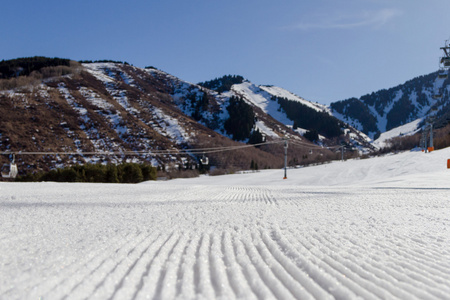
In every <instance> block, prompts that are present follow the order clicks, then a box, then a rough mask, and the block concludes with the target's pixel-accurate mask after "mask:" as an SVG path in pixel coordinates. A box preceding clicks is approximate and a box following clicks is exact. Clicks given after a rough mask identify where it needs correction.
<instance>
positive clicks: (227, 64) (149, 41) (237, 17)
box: [0, 0, 450, 104]
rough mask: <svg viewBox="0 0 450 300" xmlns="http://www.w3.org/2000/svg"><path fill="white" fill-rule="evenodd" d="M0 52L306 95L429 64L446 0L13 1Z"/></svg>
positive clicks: (6, 7)
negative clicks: (229, 78)
mask: <svg viewBox="0 0 450 300" xmlns="http://www.w3.org/2000/svg"><path fill="white" fill-rule="evenodd" d="M1 11H2V14H1V15H2V26H1V28H0V41H1V42H0V60H2V59H5V60H6V59H13V58H18V57H28V56H36V55H39V56H49V57H61V58H70V59H74V60H97V59H113V60H121V61H127V62H129V63H130V64H133V65H135V66H138V67H145V66H154V67H156V68H158V69H161V70H163V71H166V72H168V73H170V74H172V75H175V76H177V77H180V78H181V79H184V80H187V81H189V82H192V83H197V82H199V81H205V80H210V79H214V78H215V77H220V76H222V75H226V74H232V75H234V74H236V75H242V76H244V77H245V78H247V79H249V80H250V81H252V82H253V83H256V84H272V85H276V86H280V87H283V88H285V89H287V90H289V91H291V92H293V93H295V94H297V95H299V96H301V97H304V98H306V99H307V100H310V101H317V102H319V103H322V104H328V103H330V102H333V101H337V100H343V99H346V98H350V97H360V96H362V95H364V94H367V93H371V92H372V91H377V90H379V89H382V88H390V87H393V86H395V85H397V84H401V83H404V82H405V81H407V80H409V79H412V78H414V77H417V76H420V75H425V74H428V73H431V72H433V71H436V70H437V69H438V67H439V65H438V58H439V56H440V55H441V50H440V49H439V47H441V46H443V44H444V42H445V40H446V39H449V38H450V17H449V16H450V2H449V1H448V0H426V1H424V0H314V1H307V0H280V1H273V0H239V1H238V0H228V1H216V0H190V1H188V0H128V1H117V0H108V1H106V0H105V1H101V0H89V1H87V0H78V1H70V0H67V1H65V0H63V1H61V0H57V1H56V0H48V1H47V0H41V1H35V0H14V1H3V3H2V5H1Z"/></svg>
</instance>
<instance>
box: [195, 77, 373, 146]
mask: <svg viewBox="0 0 450 300" xmlns="http://www.w3.org/2000/svg"><path fill="white" fill-rule="evenodd" d="M199 85H201V86H203V87H209V88H211V89H213V90H215V91H217V92H218V93H219V94H220V95H224V96H225V97H230V96H231V95H234V96H238V97H240V98H242V99H243V100H244V101H246V103H248V104H249V105H251V106H252V108H253V110H254V112H255V115H256V119H257V121H256V124H255V126H256V128H258V129H259V130H260V131H261V132H263V133H264V134H265V135H268V136H272V135H273V133H271V132H270V130H267V128H266V126H265V125H266V124H271V123H273V122H274V121H275V122H279V123H281V124H283V125H285V126H286V127H288V128H291V129H292V130H294V131H295V132H296V133H298V134H299V135H301V136H304V137H306V138H307V139H309V140H311V141H314V142H316V143H319V144H325V145H328V146H330V145H331V146H333V145H336V144H338V143H339V142H345V143H346V144H347V145H349V146H350V147H354V148H358V149H359V150H360V151H363V152H367V151H371V150H373V149H374V148H373V146H372V145H371V144H370V143H369V142H370V139H369V138H368V137H367V136H366V135H365V134H363V133H362V132H360V131H358V130H356V129H355V128H353V127H351V126H349V125H348V124H347V123H345V122H342V121H341V120H339V119H338V118H336V117H335V116H333V115H331V113H330V110H329V108H327V107H326V106H325V105H321V104H318V103H313V102H310V101H307V100H305V99H303V98H301V97H299V96H297V95H295V94H293V93H291V92H289V91H287V90H285V89H283V88H280V87H276V86H268V85H256V84H254V83H252V82H250V81H248V80H245V79H244V78H243V77H242V76H238V75H234V76H231V75H227V76H224V77H222V78H216V79H214V80H211V81H207V82H201V83H199Z"/></svg>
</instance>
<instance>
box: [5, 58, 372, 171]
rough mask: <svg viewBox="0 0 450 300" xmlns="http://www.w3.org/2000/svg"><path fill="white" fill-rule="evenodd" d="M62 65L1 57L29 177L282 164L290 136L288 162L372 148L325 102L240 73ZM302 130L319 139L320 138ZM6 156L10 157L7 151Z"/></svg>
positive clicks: (13, 126) (14, 132) (10, 115)
mask: <svg viewBox="0 0 450 300" xmlns="http://www.w3.org/2000/svg"><path fill="white" fill-rule="evenodd" d="M58 62H59V61H58V59H50V58H42V57H39V58H24V59H18V60H14V61H2V62H1V63H0V66H1V67H3V69H2V70H6V71H4V72H3V73H2V79H0V114H1V116H2V118H1V119H0V151H1V152H8V151H10V152H15V153H16V162H17V163H18V164H19V170H20V173H21V174H23V173H26V172H33V171H38V170H48V169H51V168H55V167H63V166H67V165H72V164H77V163H80V164H84V163H106V162H111V163H120V162H125V161H126V162H148V163H151V164H152V165H154V166H158V167H160V168H161V169H163V170H164V169H165V170H167V169H172V170H175V169H176V170H181V169H186V168H192V166H197V167H201V164H200V163H199V161H200V158H202V157H204V156H205V155H206V156H208V157H209V162H210V164H209V165H210V167H211V171H214V170H227V172H229V171H233V170H236V169H248V168H249V167H250V166H251V163H253V166H254V165H255V164H257V165H258V166H259V168H280V167H282V166H283V163H284V148H283V145H284V140H283V139H284V138H289V139H290V141H289V144H290V145H289V162H288V163H289V164H290V165H294V164H299V163H309V162H317V161H324V160H329V159H335V158H336V154H335V153H334V150H332V149H333V148H332V149H331V150H329V149H328V148H327V147H329V146H331V147H332V146H335V145H337V144H339V143H340V142H341V141H345V143H347V144H349V145H355V146H358V147H360V149H368V148H367V147H370V145H369V144H368V143H367V137H364V135H362V134H360V133H359V132H358V131H356V130H354V129H353V128H351V127H349V126H348V125H346V124H345V123H344V122H342V121H339V120H338V119H336V118H334V117H332V116H330V115H329V113H327V109H326V108H325V107H324V106H321V105H319V104H314V103H310V102H308V101H306V100H304V99H301V98H300V97H298V96H295V95H293V94H291V93H289V92H287V91H285V90H283V89H281V88H277V87H271V86H256V85H254V84H252V83H251V82H249V81H248V80H244V79H243V78H242V77H240V76H230V78H227V76H225V77H224V78H222V79H217V81H216V82H215V83H214V82H210V85H209V86H208V84H207V83H203V84H192V83H189V82H186V81H184V80H182V79H179V78H177V77H175V76H172V75H170V74H168V73H166V72H163V71H161V70H158V69H156V68H153V67H147V68H138V67H134V66H132V65H130V64H128V63H126V62H111V61H102V62H83V63H77V62H74V61H70V60H61V62H62V63H58ZM25 70H26V72H25ZM225 79H227V80H228V82H225V81H226V80H225ZM291 102H293V103H294V104H293V103H291ZM290 110H297V111H298V112H299V113H298V115H295V116H293V115H292V114H290V113H289V112H290ZM320 120H324V122H325V124H330V126H331V127H332V128H334V131H327V129H326V128H327V127H330V126H328V125H326V126H323V125H320V124H321V121H320ZM308 133H309V136H308ZM314 133H316V134H317V136H315V135H314ZM303 135H305V136H307V137H309V138H310V139H311V140H314V137H317V138H316V139H315V142H316V144H313V143H311V142H310V141H309V140H307V139H306V138H305V137H303ZM263 142H265V143H264V144H263V145H259V146H257V147H249V145H250V144H251V143H253V144H259V143H263ZM318 144H320V145H321V146H318ZM211 148H214V149H211ZM311 149H314V152H312V150H311ZM226 150H229V151H226ZM230 150H233V151H230ZM17 152H19V153H17ZM32 152H35V153H36V152H37V153H36V154H30V153H32ZM26 153H28V154H26ZM312 153H314V154H312ZM0 159H1V161H0V162H1V163H6V162H8V156H7V155H1V156H0ZM9 159H11V155H10V156H9Z"/></svg>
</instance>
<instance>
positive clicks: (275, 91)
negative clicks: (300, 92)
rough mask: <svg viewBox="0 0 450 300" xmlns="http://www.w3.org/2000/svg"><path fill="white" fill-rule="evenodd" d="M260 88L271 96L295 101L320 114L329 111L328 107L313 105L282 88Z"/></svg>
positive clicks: (262, 86)
mask: <svg viewBox="0 0 450 300" xmlns="http://www.w3.org/2000/svg"><path fill="white" fill-rule="evenodd" d="M259 88H260V89H261V90H263V91H265V92H267V93H269V94H271V95H274V96H276V97H279V98H286V99H288V100H293V101H297V102H300V103H301V104H303V105H306V106H308V107H310V108H312V109H314V110H316V111H319V112H321V111H327V108H326V106H324V105H321V104H318V103H312V102H310V101H308V100H305V99H303V98H302V97H299V96H297V95H295V94H293V93H291V92H289V91H288V90H285V89H283V88H281V87H277V86H264V85H261V86H259Z"/></svg>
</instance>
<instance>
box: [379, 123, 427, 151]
mask: <svg viewBox="0 0 450 300" xmlns="http://www.w3.org/2000/svg"><path fill="white" fill-rule="evenodd" d="M421 121H422V119H421V118H420V119H417V120H414V121H412V122H410V123H408V124H405V125H402V126H399V127H396V128H394V129H391V130H389V131H386V132H383V133H382V134H381V135H380V137H379V138H378V139H376V140H375V141H374V142H373V145H374V146H375V147H377V148H378V149H380V148H383V147H386V146H387V141H389V140H390V139H392V138H395V137H398V136H405V135H413V134H415V133H417V132H418V131H419V130H420V128H419V124H420V122H421Z"/></svg>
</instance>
